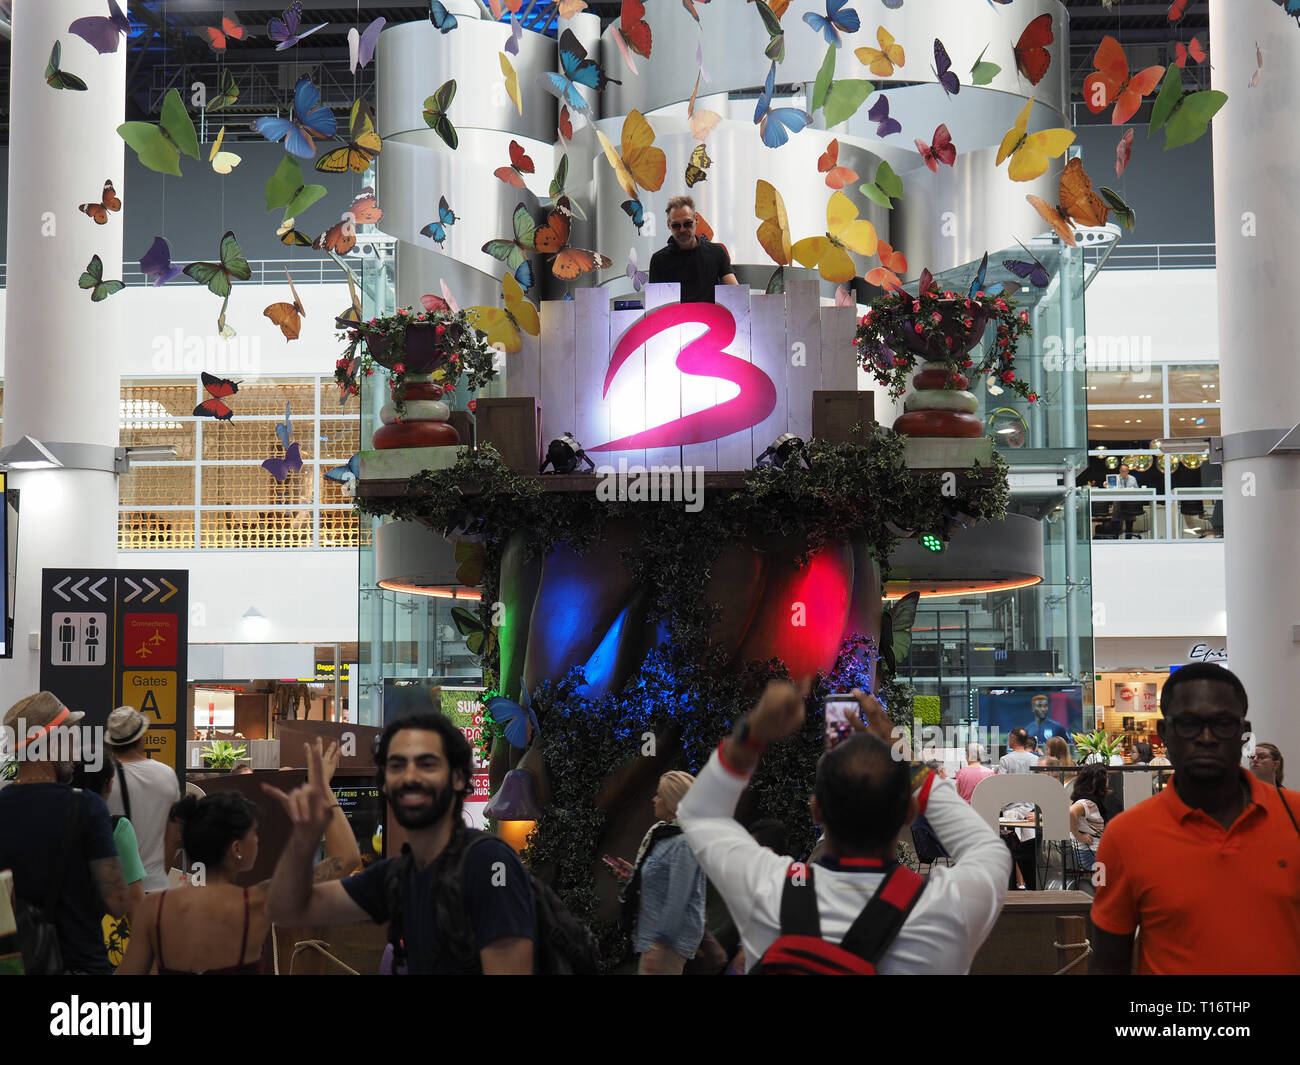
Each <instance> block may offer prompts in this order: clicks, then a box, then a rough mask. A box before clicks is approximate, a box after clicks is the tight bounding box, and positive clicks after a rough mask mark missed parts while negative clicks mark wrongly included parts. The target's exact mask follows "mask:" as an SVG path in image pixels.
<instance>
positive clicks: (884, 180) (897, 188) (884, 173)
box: [858, 161, 903, 211]
mask: <svg viewBox="0 0 1300 1065" xmlns="http://www.w3.org/2000/svg"><path fill="white" fill-rule="evenodd" d="M858 191H859V192H861V193H862V195H863V196H865V197H866V198H867V199H869V200H870V201H871V202H872V203H878V204H880V206H881V207H885V208H887V209H889V210H891V211H892V210H893V209H894V204H893V201H894V200H901V199H902V198H903V179H902V178H901V177H899V176H898V175H897V174H895V173H894V168H893V167H891V166H890V165H889V164H888V163H886V162H883V161H882V162H881V164H880V165H879V166H878V167H876V179H875V180H874V181H869V182H864V183H863V184H861V185H859V186H858Z"/></svg>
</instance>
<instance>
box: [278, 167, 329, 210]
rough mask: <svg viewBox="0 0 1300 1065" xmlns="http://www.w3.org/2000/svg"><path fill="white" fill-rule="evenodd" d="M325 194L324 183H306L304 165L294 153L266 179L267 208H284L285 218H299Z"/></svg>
mask: <svg viewBox="0 0 1300 1065" xmlns="http://www.w3.org/2000/svg"><path fill="white" fill-rule="evenodd" d="M324 195H325V186H324V185H304V184H303V180H302V167H300V166H299V165H298V160H297V159H295V158H294V157H293V156H292V155H286V156H285V157H284V158H283V159H281V160H280V165H279V166H277V167H276V168H275V173H274V174H272V175H271V176H270V177H269V178H267V180H266V209H267V210H268V211H273V210H275V208H277V207H283V208H284V217H285V218H297V217H298V214H299V212H301V211H305V210H307V208H308V207H310V206H311V205H312V204H313V203H315V202H316V201H317V200H319V199H320V198H321V197H322V196H324Z"/></svg>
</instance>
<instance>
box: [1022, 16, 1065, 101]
mask: <svg viewBox="0 0 1300 1065" xmlns="http://www.w3.org/2000/svg"><path fill="white" fill-rule="evenodd" d="M1054 40H1056V38H1055V37H1054V36H1053V35H1052V16H1051V15H1050V14H1046V15H1039V16H1038V17H1037V18H1036V19H1034V20H1033V21H1032V22H1030V23H1029V25H1028V26H1026V27H1025V31H1024V32H1023V33H1022V34H1021V35H1020V40H1019V41H1017V42H1016V47H1015V52H1016V69H1017V70H1018V71H1020V73H1021V74H1023V75H1024V76H1025V77H1026V78H1028V79H1029V84H1030V85H1037V84H1038V83H1039V82H1040V81H1042V80H1043V78H1044V76H1046V74H1047V68H1048V67H1049V66H1051V64H1052V54H1051V52H1049V51H1048V50H1047V46H1048V45H1049V44H1051V43H1052V42H1053V41H1054Z"/></svg>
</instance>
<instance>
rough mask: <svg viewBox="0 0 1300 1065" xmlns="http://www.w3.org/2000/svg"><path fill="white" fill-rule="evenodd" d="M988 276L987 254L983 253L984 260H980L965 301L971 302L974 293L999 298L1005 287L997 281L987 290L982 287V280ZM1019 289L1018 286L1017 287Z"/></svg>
mask: <svg viewBox="0 0 1300 1065" xmlns="http://www.w3.org/2000/svg"><path fill="white" fill-rule="evenodd" d="M988 275H989V253H988V252H985V253H984V258H983V259H981V260H980V268H979V269H978V270H976V271H975V277H974V279H973V280H972V281H971V283H970V291H969V292H968V293H967V294H966V298H967V299H971V300H973V299H974V298H975V293H977V292H983V293H984V295H986V296H1000V295H1002V293H1003V292H1004V291H1006V287H1007V286H1006V285H1004V284H1002V282H1001V281H999V282H998V283H997V284H996V285H992V286H990V287H988V288H985V287H984V280H985V278H987V277H988ZM1017 287H1019V286H1017Z"/></svg>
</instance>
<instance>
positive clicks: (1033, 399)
mask: <svg viewBox="0 0 1300 1065" xmlns="http://www.w3.org/2000/svg"><path fill="white" fill-rule="evenodd" d="M1027 398H1028V400H1029V402H1030V403H1037V402H1038V393H1037V392H1030V393H1029V395H1028V397H1027Z"/></svg>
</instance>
